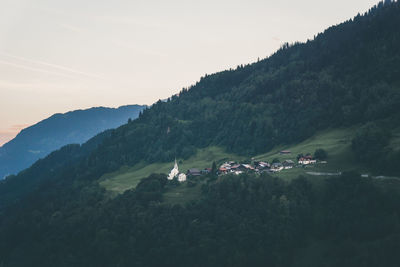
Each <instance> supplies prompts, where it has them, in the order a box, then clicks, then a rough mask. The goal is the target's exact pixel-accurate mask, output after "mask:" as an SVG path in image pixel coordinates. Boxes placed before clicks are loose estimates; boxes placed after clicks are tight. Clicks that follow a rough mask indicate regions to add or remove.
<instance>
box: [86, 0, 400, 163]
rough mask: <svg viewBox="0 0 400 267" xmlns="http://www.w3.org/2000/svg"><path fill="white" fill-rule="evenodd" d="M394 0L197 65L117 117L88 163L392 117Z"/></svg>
mask: <svg viewBox="0 0 400 267" xmlns="http://www.w3.org/2000/svg"><path fill="white" fill-rule="evenodd" d="M394 25H400V4H399V3H398V2H391V3H389V2H388V3H387V4H386V5H383V4H382V5H380V6H379V7H375V8H373V9H371V10H370V12H369V13H367V14H365V15H364V16H357V17H356V18H354V19H353V20H350V21H347V22H345V23H342V24H340V25H338V26H335V27H332V28H329V29H328V30H326V31H325V32H324V33H323V34H320V35H318V36H317V37H316V38H315V39H314V40H312V41H308V42H307V43H304V44H295V45H292V46H289V45H288V46H285V47H284V48H282V49H281V50H279V51H278V52H277V53H275V54H274V55H273V56H271V57H269V58H267V59H265V60H261V61H259V62H257V63H254V64H251V65H247V66H240V67H238V68H237V69H235V70H228V71H224V72H221V73H217V74H213V75H207V76H206V77H204V78H202V79H201V80H200V81H199V82H198V83H197V84H195V85H194V86H192V87H190V88H188V89H184V90H182V91H181V92H180V94H179V96H173V97H171V98H170V99H168V101H166V102H162V101H159V102H157V103H155V104H154V105H153V106H152V107H151V108H148V109H146V110H144V111H143V113H142V114H141V115H140V117H139V119H137V120H135V121H132V122H131V123H129V124H128V125H125V126H124V127H121V128H120V129H118V130H117V131H115V132H114V135H113V136H112V138H110V139H109V140H108V141H107V142H105V143H104V144H103V145H102V146H101V148H100V149H99V151H98V153H96V154H95V155H94V156H93V157H92V158H91V159H90V160H89V163H90V164H93V165H94V166H95V165H98V166H109V168H110V169H113V168H116V167H117V166H121V165H123V164H127V165H132V164H135V163H137V162H138V161H141V160H146V161H147V162H156V161H171V159H173V158H174V157H175V156H176V157H181V158H187V157H189V156H190V155H192V154H193V153H194V152H195V150H196V148H201V147H206V146H209V145H218V146H222V147H224V148H226V149H227V150H230V151H232V152H235V153H238V154H244V155H255V154H259V153H264V152H266V151H268V150H269V149H271V148H272V147H274V146H276V145H279V144H284V143H296V142H299V141H301V140H304V139H305V138H307V137H310V136H312V135H313V134H315V133H316V132H317V131H319V130H323V129H326V128H329V127H330V128H334V127H348V126H353V125H355V124H358V125H364V124H367V123H369V122H381V121H384V122H385V125H386V126H387V128H386V129H387V130H389V131H393V129H394V128H395V125H399V122H400V109H399V107H400V70H399V68H398V67H397V66H399V65H400V50H399V49H398V47H400V32H399V31H398V29H397V27H395V26H394Z"/></svg>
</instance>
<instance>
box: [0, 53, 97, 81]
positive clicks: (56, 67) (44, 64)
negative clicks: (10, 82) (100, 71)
mask: <svg viewBox="0 0 400 267" xmlns="http://www.w3.org/2000/svg"><path fill="white" fill-rule="evenodd" d="M0 55H3V56H6V57H9V58H13V59H17V60H21V61H25V62H28V63H31V64H37V65H42V66H47V67H51V68H55V69H58V70H63V71H66V72H69V73H73V74H78V75H82V76H86V77H89V78H96V79H102V77H100V76H98V75H95V74H92V73H87V72H83V71H79V70H76V69H72V68H69V67H65V66H62V65H58V64H53V63H48V62H44V61H40V60H33V59H28V58H24V57H20V56H15V55H11V54H7V53H3V52H0ZM3 62H4V61H3Z"/></svg>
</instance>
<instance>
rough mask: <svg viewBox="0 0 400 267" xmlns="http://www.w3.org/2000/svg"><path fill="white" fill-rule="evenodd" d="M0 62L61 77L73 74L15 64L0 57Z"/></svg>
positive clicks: (68, 76) (69, 76)
mask: <svg viewBox="0 0 400 267" xmlns="http://www.w3.org/2000/svg"><path fill="white" fill-rule="evenodd" d="M0 64H3V65H8V66H12V67H15V68H19V69H24V70H30V71H34V72H39V73H46V74H51V75H57V76H63V77H67V78H74V77H73V76H71V75H67V74H64V73H60V72H54V71H49V70H45V69H40V68H34V67H29V66H26V65H21V64H16V63H13V62H9V61H5V60H1V59H0Z"/></svg>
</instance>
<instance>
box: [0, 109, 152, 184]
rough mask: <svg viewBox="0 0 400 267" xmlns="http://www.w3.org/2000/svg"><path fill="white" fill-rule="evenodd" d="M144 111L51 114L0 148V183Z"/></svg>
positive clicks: (89, 110) (114, 110)
mask: <svg viewBox="0 0 400 267" xmlns="http://www.w3.org/2000/svg"><path fill="white" fill-rule="evenodd" d="M143 108H145V106H140V105H129V106H122V107H119V108H105V107H97V108H90V109H86V110H75V111H70V112H67V113H65V114H55V115H53V116H51V117H49V118H47V119H45V120H42V121H40V122H38V123H37V124H35V125H32V126H30V127H28V128H25V129H23V130H22V131H21V132H20V133H19V134H18V135H17V136H16V137H15V138H14V139H12V140H11V141H9V142H8V143H6V144H4V145H3V146H2V147H0V179H2V178H3V177H4V176H5V175H10V174H17V173H18V172H19V171H21V170H23V169H25V168H27V167H29V166H30V165H32V163H34V162H35V161H36V160H38V159H40V158H44V157H45V156H47V155H48V154H49V153H50V152H52V151H54V150H56V149H59V148H61V147H62V146H65V145H67V144H82V143H85V142H86V141H87V140H89V139H90V138H92V137H93V136H95V135H96V134H98V133H100V132H102V131H104V130H107V129H113V128H116V127H118V126H120V125H122V124H125V123H126V122H127V121H128V119H136V118H137V116H138V115H139V112H140V111H141V110H142V109H143Z"/></svg>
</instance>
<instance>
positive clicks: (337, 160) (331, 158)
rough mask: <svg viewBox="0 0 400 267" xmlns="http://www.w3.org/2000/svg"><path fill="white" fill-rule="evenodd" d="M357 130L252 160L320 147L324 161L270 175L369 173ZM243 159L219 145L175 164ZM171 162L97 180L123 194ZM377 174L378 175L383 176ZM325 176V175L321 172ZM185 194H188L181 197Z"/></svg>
mask: <svg viewBox="0 0 400 267" xmlns="http://www.w3.org/2000/svg"><path fill="white" fill-rule="evenodd" d="M356 130H357V126H354V127H350V128H341V129H330V130H325V131H321V132H319V133H317V134H316V135H314V136H313V137H311V138H309V139H307V140H305V141H303V142H301V143H298V144H293V145H286V146H278V147H275V148H274V149H272V150H271V151H270V152H268V153H265V154H261V155H257V156H254V157H252V158H251V159H252V160H262V161H268V162H272V161H273V160H274V159H275V158H277V159H279V160H280V161H281V162H282V161H284V160H286V159H291V160H293V161H295V162H296V157H297V155H298V154H301V153H302V154H304V155H305V154H307V153H310V154H313V153H314V152H315V150H316V149H319V148H322V149H324V150H325V151H326V152H327V153H328V159H327V163H326V164H316V165H309V166H307V167H298V168H293V169H289V170H283V171H282V172H279V173H275V174H273V175H274V176H277V177H280V178H284V179H286V180H288V179H289V180H290V179H293V178H296V177H298V176H299V175H304V176H308V177H316V176H317V175H310V174H309V173H310V172H314V173H338V172H345V171H358V172H361V173H363V174H371V173H370V170H368V167H367V166H363V165H361V164H360V163H358V162H357V161H356V159H355V157H354V154H353V152H352V151H351V140H352V139H353V137H354V135H355V133H356ZM399 136H400V132H396V133H395V134H394V135H393V138H392V142H391V146H392V147H393V148H398V147H400V142H399V140H400V139H399ZM281 150H290V151H291V154H285V155H282V154H280V151H281ZM245 159H246V158H245V157H243V156H238V155H235V154H233V153H227V152H225V151H224V150H223V149H222V148H220V147H215V146H213V147H207V148H204V149H199V150H198V151H197V153H196V154H195V155H194V156H192V157H190V158H189V159H187V160H182V159H178V165H179V169H180V171H181V172H186V171H187V170H188V169H190V168H199V169H201V168H206V167H211V164H212V162H213V161H215V162H216V163H217V164H220V163H222V162H224V161H230V160H234V161H241V160H245ZM173 164H174V162H173V161H171V162H167V163H161V162H159V163H152V164H146V163H144V162H141V163H139V164H136V165H134V166H132V167H127V166H124V167H122V168H120V169H119V170H118V171H116V172H112V173H108V174H105V175H103V176H102V178H101V179H100V180H101V182H100V185H101V186H103V187H104V188H106V189H107V190H108V191H110V192H112V193H123V192H124V191H126V190H128V189H131V188H134V187H136V185H137V184H138V183H139V181H140V180H141V179H142V178H144V177H147V176H149V175H150V174H151V173H165V174H167V173H169V171H170V170H171V169H172V167H173ZM384 174H385V173H380V174H378V175H384ZM321 176H323V177H324V175H321ZM197 189H198V188H189V187H188V188H186V186H183V187H179V188H177V189H174V190H172V191H170V192H168V193H167V194H166V195H165V196H166V197H167V198H168V199H170V200H171V201H172V202H174V203H175V202H178V200H183V201H185V199H186V198H190V199H191V197H190V196H191V195H196V194H197V193H198V192H197V191H198V190H197ZM184 193H187V195H188V196H183V194H184Z"/></svg>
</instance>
